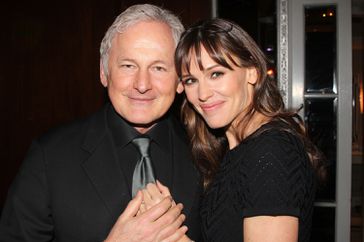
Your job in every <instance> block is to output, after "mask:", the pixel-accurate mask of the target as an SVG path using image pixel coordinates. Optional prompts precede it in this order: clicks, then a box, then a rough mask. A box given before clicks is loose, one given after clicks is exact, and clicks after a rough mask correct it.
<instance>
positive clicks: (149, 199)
mask: <svg viewBox="0 0 364 242" xmlns="http://www.w3.org/2000/svg"><path fill="white" fill-rule="evenodd" d="M142 192H143V197H144V201H143V203H144V208H145V209H147V210H148V209H149V208H151V207H153V206H154V205H155V203H154V201H153V199H152V196H151V195H150V193H149V192H148V190H146V189H143V190H142Z"/></svg>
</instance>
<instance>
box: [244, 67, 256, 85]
mask: <svg viewBox="0 0 364 242" xmlns="http://www.w3.org/2000/svg"><path fill="white" fill-rule="evenodd" d="M246 71H247V73H246V75H247V78H248V83H249V84H251V85H255V83H256V82H257V80H258V71H257V69H256V68H255V67H250V68H247V69H246Z"/></svg>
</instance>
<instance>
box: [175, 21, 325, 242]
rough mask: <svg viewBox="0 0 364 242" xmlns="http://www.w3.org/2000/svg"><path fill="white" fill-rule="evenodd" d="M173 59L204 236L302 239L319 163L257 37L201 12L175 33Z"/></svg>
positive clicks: (307, 234)
mask: <svg viewBox="0 0 364 242" xmlns="http://www.w3.org/2000/svg"><path fill="white" fill-rule="evenodd" d="M175 64H176V67H177V73H178V75H179V77H180V78H181V83H180V85H183V87H184V91H185V94H186V98H187V99H186V100H184V103H183V105H182V118H183V121H184V123H185V125H186V127H187V132H188V134H189V136H190V138H191V146H192V151H193V155H194V159H195V161H196V164H197V166H198V168H199V169H200V171H201V173H202V175H203V182H204V187H205V195H204V199H203V204H202V205H201V217H202V229H203V234H204V239H205V241H209V242H210V241H229V242H230V241H272V242H273V241H277V242H278V241H279V242H288V241H309V238H310V228H311V219H312V211H313V202H314V195H315V189H316V178H317V177H321V176H323V174H324V166H323V164H322V162H321V155H320V153H319V152H318V150H317V149H316V148H315V147H314V146H313V145H312V144H311V143H310V141H309V140H308V139H307V137H306V135H305V129H304V126H303V123H302V122H301V120H300V119H299V116H298V115H297V114H296V113H295V112H288V111H285V110H284V103H283V101H282V98H281V95H280V93H279V90H278V88H277V86H276V83H275V81H274V80H272V79H270V78H269V76H267V64H266V58H265V56H264V54H263V53H262V51H261V50H260V49H259V47H258V46H257V44H256V43H255V42H254V41H253V40H252V38H251V37H250V36H249V35H248V34H247V33H246V32H245V31H244V30H243V29H241V28H240V27H239V26H238V25H236V24H234V23H232V22H229V21H226V20H223V19H213V20H207V21H203V22H199V23H197V24H196V25H194V26H192V27H190V28H189V29H188V30H187V31H186V32H185V33H184V34H183V35H182V38H181V40H180V42H179V45H178V47H177V50H176V54H175Z"/></svg>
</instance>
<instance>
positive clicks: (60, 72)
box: [0, 0, 210, 208]
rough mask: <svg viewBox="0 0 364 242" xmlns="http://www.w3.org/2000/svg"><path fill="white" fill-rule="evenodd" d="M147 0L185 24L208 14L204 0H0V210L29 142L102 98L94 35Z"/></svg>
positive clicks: (95, 105) (88, 110) (85, 112)
mask: <svg viewBox="0 0 364 242" xmlns="http://www.w3.org/2000/svg"><path fill="white" fill-rule="evenodd" d="M146 2H148V3H154V4H156V5H159V6H164V7H166V8H168V9H170V10H172V11H173V12H175V13H177V14H178V15H179V16H180V17H181V19H182V21H183V23H184V24H185V25H189V24H191V23H192V22H195V21H196V20H198V19H203V18H208V17H210V1H209V0H201V1H194V0H185V1H179V0H176V1H171V0H169V1H168V0H165V1H121V0H107V1H104V0H88V1H77V0H76V1H75V0H64V1H45V0H35V1H28V0H19V1H7V2H4V1H2V3H0V9H1V10H2V11H1V12H2V14H0V33H1V35H0V36H1V38H0V51H1V52H0V53H1V54H0V84H1V86H0V112H1V118H0V127H1V131H2V132H1V133H2V134H1V136H0V137H1V138H0V157H1V168H0V208H2V206H3V203H4V200H5V197H6V193H7V189H8V187H9V185H10V183H11V181H12V180H13V178H14V176H15V174H16V172H17V170H18V168H19V165H20V163H21V161H22V160H23V158H24V156H25V154H26V151H27V149H28V147H29V145H30V143H31V140H32V139H34V138H35V137H36V136H38V135H40V134H42V133H44V132H45V131H46V130H48V129H50V128H51V127H54V126H57V125H60V124H61V123H64V122H68V121H71V120H73V119H76V118H79V117H83V116H86V115H88V114H90V113H92V112H94V111H95V110H97V109H98V108H99V107H100V106H101V105H102V104H103V103H104V101H105V99H106V98H105V91H104V89H103V87H102V86H101V84H100V83H99V52H98V51H99V44H100V41H101V39H102V37H103V35H104V33H105V31H106V30H107V28H108V26H109V25H110V24H111V23H112V21H113V20H114V18H115V17H116V16H117V15H118V14H119V13H120V11H121V10H124V9H125V8H126V7H128V6H130V5H131V4H135V3H146Z"/></svg>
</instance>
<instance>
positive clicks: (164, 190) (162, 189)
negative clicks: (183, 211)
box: [156, 180, 171, 196]
mask: <svg viewBox="0 0 364 242" xmlns="http://www.w3.org/2000/svg"><path fill="white" fill-rule="evenodd" d="M156 184H157V187H158V189H159V191H160V192H161V193H162V194H163V195H164V196H171V193H170V191H169V189H168V187H166V186H164V185H163V184H162V183H161V182H160V181H158V180H157V182H156Z"/></svg>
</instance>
